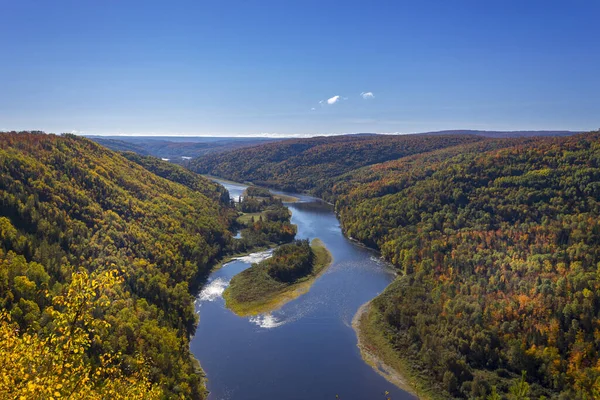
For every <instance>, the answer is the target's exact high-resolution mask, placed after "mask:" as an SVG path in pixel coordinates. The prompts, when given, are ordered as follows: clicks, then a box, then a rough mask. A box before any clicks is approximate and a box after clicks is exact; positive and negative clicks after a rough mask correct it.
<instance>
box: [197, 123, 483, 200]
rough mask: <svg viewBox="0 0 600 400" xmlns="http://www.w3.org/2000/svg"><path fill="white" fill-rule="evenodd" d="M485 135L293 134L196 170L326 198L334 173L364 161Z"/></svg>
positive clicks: (203, 161)
mask: <svg viewBox="0 0 600 400" xmlns="http://www.w3.org/2000/svg"><path fill="white" fill-rule="evenodd" d="M481 140H484V138H482V137H478V136H474V135H443V136H417V135H403V136H384V135H346V136H330V137H315V138H310V139H291V140H285V141H281V142H275V143H269V144H265V145H261V146H255V147H250V148H243V149H237V150H233V151H230V152H226V153H223V154H216V155H207V156H204V157H200V158H197V159H194V160H191V161H190V164H189V168H190V169H192V170H193V171H196V172H199V173H203V174H211V175H215V176H218V177H222V178H226V179H232V180H234V181H238V182H245V181H250V182H253V183H254V184H257V185H262V186H268V187H276V188H279V189H282V190H286V191H290V192H309V193H311V194H313V195H316V196H319V197H326V196H324V193H327V191H328V189H329V188H330V187H331V186H332V184H333V182H335V178H336V177H338V176H340V175H342V174H344V173H346V172H349V171H352V170H354V169H356V168H359V167H363V166H366V165H371V164H376V163H381V162H384V161H388V160H395V159H398V158H400V157H405V156H408V155H411V154H418V153H424V152H428V151H432V150H436V149H440V148H444V147H448V146H455V145H458V144H465V143H473V142H477V141H481Z"/></svg>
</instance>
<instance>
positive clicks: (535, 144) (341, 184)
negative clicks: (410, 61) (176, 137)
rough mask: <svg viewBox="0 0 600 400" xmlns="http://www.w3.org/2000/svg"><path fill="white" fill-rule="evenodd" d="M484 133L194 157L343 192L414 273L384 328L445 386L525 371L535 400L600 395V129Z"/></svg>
mask: <svg viewBox="0 0 600 400" xmlns="http://www.w3.org/2000/svg"><path fill="white" fill-rule="evenodd" d="M432 138H433V139H436V140H437V138H436V137H432ZM479 139H481V138H478V140H475V139H473V138H471V137H467V139H465V138H461V137H457V138H454V140H456V141H457V142H456V143H450V144H447V143H446V144H440V145H438V146H437V147H435V148H431V147H433V146H431V143H429V144H427V143H423V142H419V145H415V146H416V148H420V149H421V151H412V152H406V153H405V154H401V155H400V156H398V155H397V156H395V158H396V159H394V160H391V161H387V162H384V163H379V164H374V165H367V166H362V165H364V164H361V163H362V162H365V161H364V160H370V161H374V160H376V157H374V158H368V157H367V158H364V154H365V153H364V148H363V147H362V146H363V145H365V144H366V143H367V142H366V141H362V139H356V143H353V142H345V143H344V145H341V146H339V149H338V151H339V153H337V152H335V151H332V152H329V153H328V152H323V154H322V157H314V158H310V157H308V156H307V155H306V152H307V151H309V150H310V149H313V148H315V149H319V148H321V147H320V146H315V145H314V141H324V140H325V139H314V140H306V141H303V140H298V141H290V142H280V143H276V144H271V145H266V146H259V147H255V148H252V149H245V150H240V151H238V152H232V153H230V154H231V157H226V158H225V160H226V161H225V162H224V163H223V164H222V165H219V164H217V163H216V162H215V160H212V159H210V158H208V159H205V160H202V159H201V160H198V161H197V162H196V163H195V165H196V168H198V169H199V170H201V171H207V172H210V173H213V174H216V175H219V174H222V176H226V177H230V178H234V179H240V180H253V181H258V182H264V183H267V184H270V185H274V186H277V187H280V188H292V189H300V190H306V191H310V192H312V193H316V194H322V195H323V197H325V198H327V199H328V200H331V201H335V204H336V211H337V212H338V214H339V217H340V221H341V224H342V227H343V229H344V231H345V233H346V234H348V235H349V236H351V237H353V238H355V239H357V240H359V241H361V242H363V243H365V244H367V245H369V246H371V247H374V248H377V249H380V250H381V252H382V254H383V256H384V257H385V258H386V259H387V260H389V261H390V262H391V263H392V264H393V265H394V266H396V267H397V268H398V270H399V271H401V272H402V274H401V277H400V278H399V279H397V280H396V281H395V282H394V283H393V284H392V285H390V287H388V289H386V291H385V292H384V293H383V294H382V295H381V296H379V297H378V298H376V299H375V300H374V302H373V309H374V312H376V313H377V315H378V318H379V327H380V329H381V330H382V331H384V332H385V335H386V337H387V338H388V339H389V341H390V343H391V344H392V345H393V346H394V348H395V349H397V351H398V354H401V355H402V357H404V358H408V359H410V362H411V364H412V366H413V368H414V369H415V370H417V371H421V372H420V373H421V374H423V375H425V376H426V377H427V378H428V379H429V380H430V382H432V384H433V385H435V387H437V390H438V391H439V392H440V393H444V394H445V396H448V397H457V398H481V397H485V396H488V395H490V394H491V393H492V387H496V388H497V391H498V393H500V394H501V393H507V391H508V388H509V387H510V386H511V385H513V383H514V382H517V383H518V382H519V379H520V377H521V373H522V372H523V371H524V372H525V376H526V379H527V381H528V382H529V384H530V396H531V397H532V398H537V397H539V396H547V397H551V398H561V399H573V398H575V399H577V398H581V399H592V398H598V397H599V396H600V368H599V367H598V366H599V365H600V333H599V332H600V278H599V276H600V269H599V268H600V225H599V221H600V203H599V201H600V133H593V132H592V133H588V134H581V135H575V136H570V137H562V138H521V139H482V140H479ZM337 140H338V141H343V140H344V139H341V138H338V139H337ZM398 140H400V139H398ZM415 140H417V141H418V139H415ZM390 143H392V144H393V143H397V142H392V141H390ZM415 143H417V142H415ZM442 143H443V142H442ZM353 144H354V145H353ZM453 144H454V145H453ZM327 146H333V145H332V144H329V145H327ZM356 148H359V149H361V148H362V150H359V151H358V152H357V151H355V150H356ZM436 148H437V149H436ZM317 154H319V152H317ZM333 154H335V155H336V158H335V159H333V160H331V159H330V158H331V155H333ZM357 154H361V156H362V157H363V161H361V162H356V158H355V156H356V155H357ZM288 158H289V159H290V160H293V161H288ZM325 160H330V162H332V163H334V164H335V165H336V167H333V168H332V169H327V168H326V167H325V166H326V165H327V164H325V163H324V161H325ZM347 160H351V161H349V162H348V163H347V164H345V165H343V166H340V165H341V164H344V162H345V161H347ZM368 162H369V161H366V162H365V163H368ZM302 163H306V165H305V168H297V167H298V166H299V165H304V164H302ZM330 166H331V164H330ZM361 166H362V167H361ZM269 171H271V172H269ZM323 182H327V183H328V185H329V189H327V190H325V189H324V188H323V186H321V185H322V184H323ZM513 386H514V385H513Z"/></svg>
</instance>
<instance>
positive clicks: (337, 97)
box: [327, 95, 340, 104]
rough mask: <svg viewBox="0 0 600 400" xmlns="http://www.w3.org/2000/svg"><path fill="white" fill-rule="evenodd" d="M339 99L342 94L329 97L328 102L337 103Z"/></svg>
mask: <svg viewBox="0 0 600 400" xmlns="http://www.w3.org/2000/svg"><path fill="white" fill-rule="evenodd" d="M338 101H340V96H339V95H337V96H333V97H331V98H329V99H327V104H335V103H337V102H338Z"/></svg>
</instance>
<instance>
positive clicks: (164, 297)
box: [0, 133, 237, 398]
mask: <svg viewBox="0 0 600 400" xmlns="http://www.w3.org/2000/svg"><path fill="white" fill-rule="evenodd" d="M129 158H130V159H132V160H133V161H130V160H128V159H127V158H125V157H123V156H122V155H120V154H118V153H115V152H113V151H110V150H107V149H105V148H103V147H101V146H100V145H98V144H96V143H94V142H92V141H90V140H88V139H84V138H80V137H76V136H73V135H64V136H55V135H46V134H42V133H2V134H0V266H1V268H0V309H1V310H3V311H2V313H1V314H0V341H1V345H0V349H1V350H0V361H1V362H2V366H3V368H2V372H0V375H2V377H3V379H0V382H2V383H0V391H2V393H3V394H2V395H1V396H0V397H4V396H5V395H6V396H8V397H11V398H12V397H15V396H16V397H18V396H19V395H21V396H25V397H28V395H27V393H30V394H31V393H37V394H39V395H40V396H42V393H46V394H47V395H46V394H45V395H44V396H46V397H45V398H50V397H61V396H62V397H69V396H76V397H77V396H78V398H100V397H102V398H109V397H114V398H180V397H183V398H202V397H204V386H203V379H202V371H201V370H200V368H199V365H198V364H197V362H196V361H195V360H194V359H193V357H192V356H191V354H190V352H189V343H188V342H189V337H190V335H192V334H193V332H194V330H195V326H196V323H197V317H196V314H195V311H194V305H193V300H194V298H193V296H192V295H191V293H192V292H193V290H194V289H195V288H196V287H197V285H198V284H199V282H200V281H201V279H202V278H203V277H204V276H205V275H206V273H207V272H208V270H209V268H210V266H211V265H212V264H213V263H214V261H215V260H216V259H217V258H219V257H220V256H221V255H222V254H223V253H224V252H225V251H227V250H228V249H229V247H230V245H231V242H232V237H231V233H230V232H229V231H228V230H227V228H228V227H229V226H230V225H231V224H232V223H233V219H234V218H235V217H236V216H237V212H235V211H234V210H233V209H232V208H230V204H229V202H228V201H225V195H226V192H223V189H222V188H221V187H220V186H219V185H217V184H215V183H213V182H211V181H208V180H206V179H204V178H202V177H199V176H197V175H195V174H191V173H190V172H188V171H186V170H183V169H180V168H179V167H171V166H168V165H165V164H164V163H162V164H161V162H160V161H156V160H153V159H148V158H143V157H137V156H136V157H133V156H129ZM142 166H143V167H142ZM150 171H153V172H155V173H156V174H154V173H152V172H150ZM158 175H161V176H163V177H164V178H163V177H161V176H158ZM15 360H18V361H17V362H15ZM4 378H6V379H4ZM44 396H42V397H44ZM119 396H120V397H119Z"/></svg>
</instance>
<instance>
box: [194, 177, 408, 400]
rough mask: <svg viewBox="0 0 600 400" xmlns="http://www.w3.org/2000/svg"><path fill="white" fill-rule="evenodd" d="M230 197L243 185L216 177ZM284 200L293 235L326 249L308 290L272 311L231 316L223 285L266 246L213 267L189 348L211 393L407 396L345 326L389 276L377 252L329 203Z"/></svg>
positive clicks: (215, 397) (364, 398)
mask: <svg viewBox="0 0 600 400" xmlns="http://www.w3.org/2000/svg"><path fill="white" fill-rule="evenodd" d="M219 183H221V184H222V185H223V186H225V187H226V188H227V189H228V190H229V191H230V195H231V197H238V196H239V195H240V194H241V192H242V191H243V190H244V188H245V186H244V185H241V184H232V183H230V182H221V181H219ZM294 196H295V197H298V198H299V199H300V202H297V203H290V204H287V206H288V207H289V208H290V210H291V211H292V223H294V224H296V225H297V226H298V234H297V236H296V237H297V238H299V239H305V238H310V239H313V238H315V237H318V238H319V239H321V240H322V241H323V242H324V243H325V245H326V246H327V248H328V249H329V251H331V253H332V255H333V258H334V260H333V263H332V265H331V266H330V267H329V269H328V270H327V271H326V272H325V273H324V274H323V275H322V276H321V277H320V278H319V279H318V280H317V281H316V282H315V284H314V285H313V286H312V288H311V289H310V291H309V292H308V293H306V294H304V295H302V296H300V297H299V298H297V299H295V300H293V301H291V302H290V303H288V304H286V305H285V306H284V307H283V308H281V309H280V310H278V311H275V312H273V313H271V314H265V315H259V316H256V317H249V318H248V317H247V318H242V317H238V316H236V315H235V314H233V313H232V312H231V311H229V310H228V309H227V308H225V305H224V300H223V298H222V293H223V290H224V289H225V288H226V287H227V285H228V283H229V280H230V279H231V278H232V277H233V276H234V275H236V274H237V273H239V272H241V271H243V270H244V269H246V268H248V267H250V266H251V264H252V263H253V262H257V261H259V260H260V259H264V257H268V256H269V254H270V252H261V253H254V254H251V255H250V256H247V257H243V258H241V259H238V260H235V261H232V262H230V263H227V264H225V266H223V268H221V269H219V270H216V271H214V272H213V273H212V274H211V276H210V277H209V279H208V281H207V284H206V286H205V287H204V289H203V290H202V292H201V293H200V295H199V296H198V299H197V301H196V310H197V312H198V313H199V315H200V323H199V325H198V329H197V331H196V334H195V336H194V337H193V339H192V341H191V344H190V348H191V351H192V353H193V354H194V355H195V356H196V358H197V359H198V360H200V364H201V365H202V368H203V369H204V371H205V372H206V374H207V377H208V389H209V390H210V396H209V399H210V400H228V399H235V400H237V399H240V400H254V399H256V400H258V399H260V400H271V399H273V400H287V399H309V400H317V399H323V400H335V399H336V395H339V398H340V399H342V400H371V399H382V400H383V399H385V397H384V392H385V391H388V392H389V393H390V394H389V396H390V397H391V399H392V400H404V399H414V397H413V396H412V395H410V394H409V393H407V392H405V391H403V390H401V389H399V388H397V387H395V386H394V385H392V384H391V383H389V382H388V381H387V380H385V378H383V377H382V376H381V375H379V374H378V373H377V372H375V371H374V370H373V369H372V368H371V367H370V366H369V365H367V364H366V363H365V362H364V361H363V360H362V358H361V355H360V352H359V349H358V348H357V346H356V343H357V340H356V334H355V332H354V330H353V329H352V326H351V321H352V317H353V316H354V314H355V313H356V311H357V310H358V308H359V307H360V306H361V305H362V304H364V303H365V302H367V301H369V300H371V299H372V298H373V297H375V296H376V295H377V294H379V293H381V291H382V290H383V289H384V288H385V287H386V286H387V285H388V284H389V283H390V282H391V281H392V280H393V279H394V274H393V272H392V271H391V270H390V268H389V267H388V266H387V264H385V263H384V262H382V261H381V260H380V259H379V257H378V255H377V254H376V253H375V252H373V251H371V250H368V249H365V248H363V247H360V246H358V245H356V244H354V243H352V242H351V241H349V240H348V239H346V238H345V237H344V235H343V234H342V231H341V229H340V224H339V221H338V220H337V218H336V216H335V214H334V212H333V209H332V207H331V206H330V205H328V204H326V203H324V202H322V201H320V200H318V199H314V198H311V197H307V196H302V195H300V196H299V195H294Z"/></svg>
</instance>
